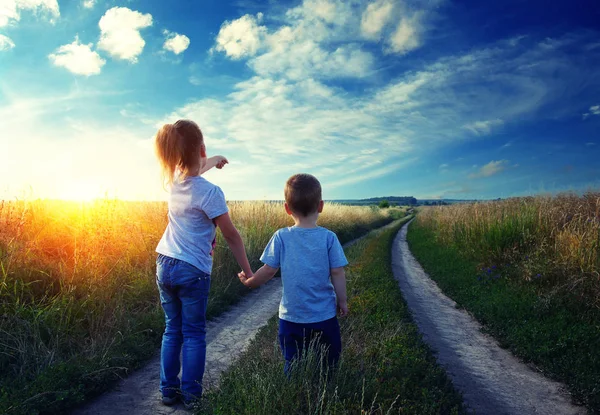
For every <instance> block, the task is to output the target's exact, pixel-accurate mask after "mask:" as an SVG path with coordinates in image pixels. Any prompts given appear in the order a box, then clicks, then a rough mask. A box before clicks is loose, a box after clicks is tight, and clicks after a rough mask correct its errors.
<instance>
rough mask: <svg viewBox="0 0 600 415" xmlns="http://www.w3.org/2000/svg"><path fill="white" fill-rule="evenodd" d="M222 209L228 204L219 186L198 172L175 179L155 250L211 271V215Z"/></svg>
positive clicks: (214, 232) (213, 232)
mask: <svg viewBox="0 0 600 415" xmlns="http://www.w3.org/2000/svg"><path fill="white" fill-rule="evenodd" d="M224 213H227V204H226V202H225V196H224V195H223V192H222V191H221V189H220V188H219V187H218V186H216V185H214V184H212V183H210V182H209V181H208V180H206V179H204V178H203V177H201V176H195V177H187V178H186V179H185V180H182V181H181V182H179V181H178V180H175V181H174V182H173V184H172V186H171V191H170V195H169V224H168V226H167V229H166V231H165V233H164V234H163V237H162V238H161V240H160V242H159V244H158V247H157V248H156V251H157V252H158V253H161V254H163V255H166V256H169V257H172V258H176V259H180V260H182V261H185V262H188V263H190V264H192V265H194V266H195V267H197V268H199V269H200V270H201V271H204V272H206V273H209V274H210V272H211V269H212V250H213V242H214V240H215V237H216V227H215V225H214V223H213V218H215V217H217V216H220V215H222V214H224Z"/></svg>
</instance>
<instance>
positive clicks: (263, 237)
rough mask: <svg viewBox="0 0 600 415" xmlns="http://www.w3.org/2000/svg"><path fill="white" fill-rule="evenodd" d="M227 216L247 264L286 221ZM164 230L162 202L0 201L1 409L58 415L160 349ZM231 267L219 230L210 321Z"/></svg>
mask: <svg viewBox="0 0 600 415" xmlns="http://www.w3.org/2000/svg"><path fill="white" fill-rule="evenodd" d="M230 212H231V216H232V218H233V221H234V223H235V224H236V226H237V227H238V229H239V230H240V233H241V234H242V237H243V239H244V242H245V243H246V248H247V252H248V255H249V258H251V259H253V261H254V264H255V265H256V264H257V262H256V261H257V258H258V257H259V255H260V253H261V252H262V248H263V247H264V245H265V244H266V242H267V241H268V239H269V238H270V236H271V235H272V233H273V232H274V231H275V230H276V229H277V228H280V227H284V226H289V225H291V224H292V222H291V219H290V217H289V216H287V215H286V214H285V211H284V209H283V206H282V205H281V204H277V203H261V202H236V203H231V204H230ZM400 215H404V212H403V211H402V210H400V209H386V210H379V209H377V208H367V207H350V206H340V205H331V204H328V205H326V206H325V210H324V213H323V215H322V216H321V219H320V221H319V223H320V224H321V225H323V226H326V227H328V228H330V229H332V230H334V231H335V232H337V233H338V235H339V237H340V239H341V240H342V241H348V240H350V239H352V238H353V237H355V236H359V235H361V234H364V233H365V232H366V231H367V230H368V229H371V228H373V227H376V226H380V225H382V224H384V223H387V222H389V221H391V220H392V218H394V217H397V216H400ZM166 224H167V216H166V204H164V203H133V202H122V201H115V200H100V201H96V202H89V203H78V202H59V201H56V202H53V201H32V202H22V201H21V202H3V201H0V413H27V414H32V413H58V412H61V411H63V410H64V409H65V408H69V407H72V406H73V405H75V404H77V403H79V402H82V401H84V400H85V399H87V398H89V397H91V396H93V395H95V394H98V393H100V392H102V391H103V390H105V389H106V387H107V385H109V384H110V383H111V382H112V381H114V380H115V379H117V378H118V377H119V376H123V375H124V374H126V372H127V370H129V369H131V368H135V367H137V366H138V365H139V364H140V363H141V362H142V361H143V360H144V359H146V358H148V357H149V356H150V355H151V354H152V353H153V352H154V351H155V350H156V346H157V345H158V344H159V342H160V338H161V334H162V330H163V316H162V312H161V310H160V305H159V302H158V295H157V291H156V285H155V276H154V271H155V269H154V264H155V262H154V261H155V258H156V254H155V253H154V248H155V247H156V244H157V242H158V240H159V239H160V237H161V235H162V232H163V231H164V229H165V226H166ZM236 271H237V265H236V263H235V261H234V259H233V256H232V255H231V253H230V251H229V250H228V248H227V247H226V244H225V243H224V241H223V240H222V239H221V237H220V234H219V238H218V241H217V248H216V251H215V266H214V272H213V279H212V282H213V283H212V287H211V295H210V300H209V309H208V314H209V316H215V315H217V314H219V313H221V312H222V311H224V310H225V309H226V308H227V307H229V306H230V305H231V304H233V303H235V302H236V301H237V300H238V299H239V298H240V297H241V296H242V295H243V294H244V293H245V292H246V291H247V289H246V288H245V287H243V286H242V285H241V284H240V283H239V282H238V281H237V277H236Z"/></svg>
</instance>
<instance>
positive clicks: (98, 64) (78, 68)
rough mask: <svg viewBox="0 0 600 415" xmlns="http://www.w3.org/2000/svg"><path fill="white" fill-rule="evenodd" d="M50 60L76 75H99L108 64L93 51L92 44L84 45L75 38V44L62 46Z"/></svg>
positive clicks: (49, 56)
mask: <svg viewBox="0 0 600 415" xmlns="http://www.w3.org/2000/svg"><path fill="white" fill-rule="evenodd" d="M48 58H49V59H50V61H52V63H53V64H54V65H56V66H61V67H63V68H65V69H67V70H69V71H70V72H72V73H74V74H76V75H86V76H90V75H97V74H99V73H100V71H101V70H102V67H103V66H104V64H105V63H106V61H105V60H104V59H102V58H101V57H100V55H98V53H97V52H95V51H93V50H92V44H91V43H90V44H87V45H86V44H83V43H80V42H79V38H77V37H75V41H74V42H73V43H69V44H68V45H62V46H61V47H59V48H58V49H57V50H56V51H55V52H54V53H51V54H50V55H48Z"/></svg>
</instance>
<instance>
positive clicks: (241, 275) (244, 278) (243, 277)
mask: <svg viewBox="0 0 600 415" xmlns="http://www.w3.org/2000/svg"><path fill="white" fill-rule="evenodd" d="M238 278H239V279H240V281H241V283H242V284H244V285H245V286H246V287H249V288H252V287H251V285H250V283H249V282H248V280H249V279H250V278H252V275H251V276H250V277H248V276H246V273H245V272H244V271H242V272H239V273H238Z"/></svg>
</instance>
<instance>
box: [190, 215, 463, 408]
mask: <svg viewBox="0 0 600 415" xmlns="http://www.w3.org/2000/svg"><path fill="white" fill-rule="evenodd" d="M404 222H406V220H404V221H402V223H404ZM399 227H400V224H398V225H397V226H394V227H392V228H391V229H388V230H385V231H382V232H379V233H378V235H377V236H372V237H368V238H366V239H364V240H362V241H361V242H359V243H358V244H356V245H355V246H353V247H351V248H349V249H348V250H347V252H346V254H347V256H348V259H349V261H350V264H351V265H350V266H349V267H348V268H347V279H348V297H349V307H350V314H349V316H347V317H346V318H343V319H340V323H341V331H342V342H343V351H342V359H341V362H340V366H339V368H338V370H337V371H335V373H328V371H327V370H324V369H323V367H322V365H321V364H320V362H319V361H318V359H317V358H316V357H315V355H314V354H309V355H308V356H307V357H306V358H304V359H302V360H300V362H299V364H298V365H297V367H296V368H295V372H294V373H293V375H292V376H291V378H290V379H287V378H286V376H285V375H284V374H283V358H282V356H281V352H280V350H279V345H278V340H277V324H278V319H277V317H274V318H273V319H271V320H270V321H269V324H268V326H267V327H265V328H263V329H262V330H261V331H260V332H259V333H258V335H257V337H256V338H255V339H254V340H253V342H252V344H251V345H250V347H249V349H248V350H247V351H246V352H245V353H244V354H243V355H242V357H241V358H240V359H239V361H238V362H237V363H236V364H234V365H233V367H232V368H230V370H229V371H228V372H227V373H226V374H225V375H224V377H223V379H222V382H221V385H220V387H219V389H218V390H214V391H211V392H209V393H208V394H207V397H208V399H207V402H206V405H205V408H204V409H203V411H202V412H204V413H214V414H274V413H281V414H346V413H350V414H387V413H406V414H458V413H462V412H463V408H462V400H461V398H460V396H459V394H458V393H457V392H456V391H455V390H454V389H453V387H452V384H451V382H450V380H449V379H448V377H447V376H446V374H445V372H444V370H443V369H441V368H440V367H438V366H437V365H436V363H435V359H434V357H433V356H432V354H431V353H430V351H429V350H428V348H427V347H426V346H425V344H424V343H423V342H422V341H421V338H420V335H419V333H418V330H417V328H416V326H415V325H414V324H413V322H412V321H411V317H410V314H409V311H408V309H407V306H406V303H405V302H404V300H403V298H402V296H401V294H400V290H399V288H398V285H397V282H396V281H395V280H394V277H393V275H392V271H391V245H392V241H393V238H394V235H395V234H396V232H397V231H398V229H399Z"/></svg>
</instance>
